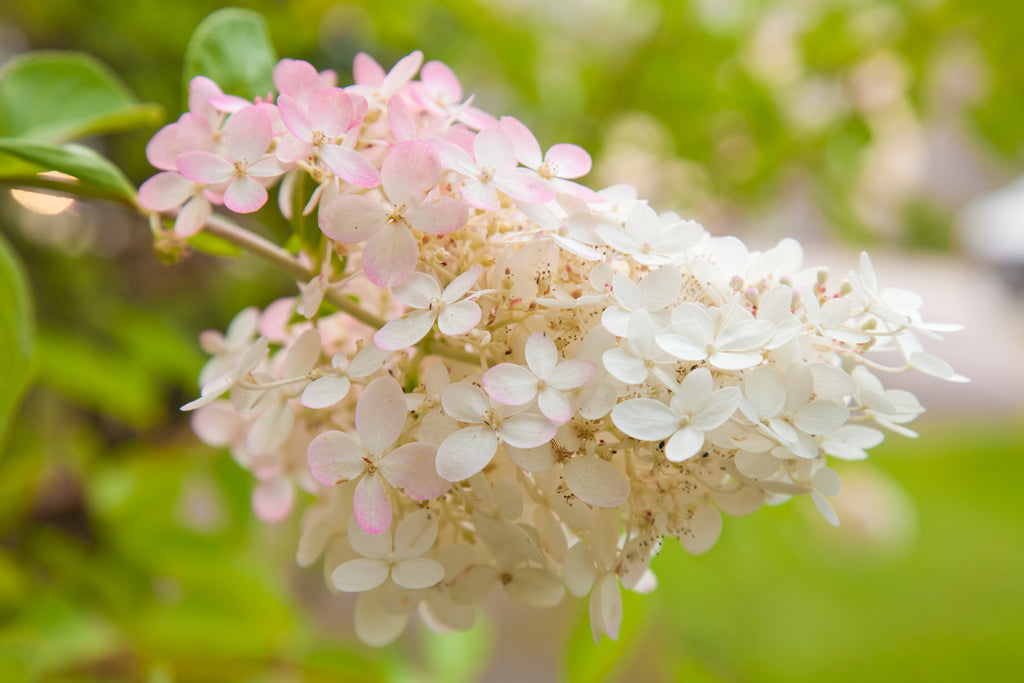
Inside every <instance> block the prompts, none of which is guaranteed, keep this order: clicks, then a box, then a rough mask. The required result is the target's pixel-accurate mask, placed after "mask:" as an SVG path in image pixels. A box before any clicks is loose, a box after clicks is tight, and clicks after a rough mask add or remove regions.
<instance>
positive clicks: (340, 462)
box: [306, 430, 366, 486]
mask: <svg viewBox="0 0 1024 683" xmlns="http://www.w3.org/2000/svg"><path fill="white" fill-rule="evenodd" d="M306 463H307V464H308V465H309V471H310V472H311V473H312V474H313V478H314V479H316V480H317V481H318V482H320V483H321V484H324V485H325V486H334V485H336V484H341V483H342V482H346V481H349V480H351V479H355V478H356V477H358V476H359V475H360V474H362V473H363V472H365V471H366V463H365V462H364V461H363V449H362V448H360V447H359V444H358V443H356V441H355V439H353V438H352V437H351V436H349V435H348V434H345V433H343V432H339V431H337V430H331V431H329V432H324V433H323V434H320V435H318V436H317V437H316V438H315V439H313V440H312V441H310V442H309V447H308V448H306Z"/></svg>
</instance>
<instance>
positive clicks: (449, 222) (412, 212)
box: [403, 197, 469, 235]
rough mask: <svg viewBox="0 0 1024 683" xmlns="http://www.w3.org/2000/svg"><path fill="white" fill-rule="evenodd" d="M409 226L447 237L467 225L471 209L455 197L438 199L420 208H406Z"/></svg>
mask: <svg viewBox="0 0 1024 683" xmlns="http://www.w3.org/2000/svg"><path fill="white" fill-rule="evenodd" d="M403 216H404V217H405V220H407V221H408V222H409V225H411V226H412V227H414V228H416V229H417V230H422V231H423V232H429V233H430V234H432V235H447V234H448V233H450V232H454V231H456V230H458V229H459V228H461V227H462V226H463V225H465V224H466V220H467V219H468V218H469V209H468V208H466V205H465V204H463V203H462V202H461V201H459V200H458V199H455V198H454V197H438V198H437V199H434V200H432V201H428V202H426V203H425V204H421V205H419V206H410V207H408V208H406V210H405V213H404V214H403Z"/></svg>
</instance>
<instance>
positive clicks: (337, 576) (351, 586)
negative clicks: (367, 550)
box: [331, 558, 388, 593]
mask: <svg viewBox="0 0 1024 683" xmlns="http://www.w3.org/2000/svg"><path fill="white" fill-rule="evenodd" d="M387 578H388V565H387V564H386V563H384V562H383V561H381V560H368V559H365V558H359V559H356V560H349V561H348V562H346V563H345V564H343V565H340V566H338V567H336V568H335V569H334V571H333V572H331V583H333V584H334V587H335V588H337V589H338V590H340V591H345V592H346V593H361V592H362V591H368V590H373V589H374V588H376V587H377V586H379V585H381V584H382V583H384V582H385V581H386V580H387Z"/></svg>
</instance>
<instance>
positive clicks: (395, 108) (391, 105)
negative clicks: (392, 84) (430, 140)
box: [388, 97, 418, 141]
mask: <svg viewBox="0 0 1024 683" xmlns="http://www.w3.org/2000/svg"><path fill="white" fill-rule="evenodd" d="M388 127H389V128H391V135H392V136H393V137H394V138H395V139H396V140H399V141H404V140H413V139H415V138H416V135H417V132H418V130H417V127H416V119H415V118H414V117H413V115H412V112H410V111H409V107H407V106H406V104H405V102H404V101H403V100H402V98H401V97H392V98H391V99H390V100H389V101H388Z"/></svg>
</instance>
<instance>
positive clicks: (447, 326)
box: [437, 301, 481, 337]
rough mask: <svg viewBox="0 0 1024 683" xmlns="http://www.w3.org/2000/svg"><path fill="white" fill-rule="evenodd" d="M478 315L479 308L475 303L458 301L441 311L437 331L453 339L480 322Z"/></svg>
mask: <svg viewBox="0 0 1024 683" xmlns="http://www.w3.org/2000/svg"><path fill="white" fill-rule="evenodd" d="M480 315H481V313H480V306H479V305H477V303H476V302H475V301H459V302H456V303H454V304H452V305H451V306H445V307H444V308H443V309H441V312H440V313H439V314H438V316H437V329H439V330H441V332H442V333H443V334H446V335H449V336H453V337H454V336H458V335H460V334H466V333H467V332H469V331H470V330H472V329H473V328H474V327H476V324H477V323H478V322H480Z"/></svg>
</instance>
